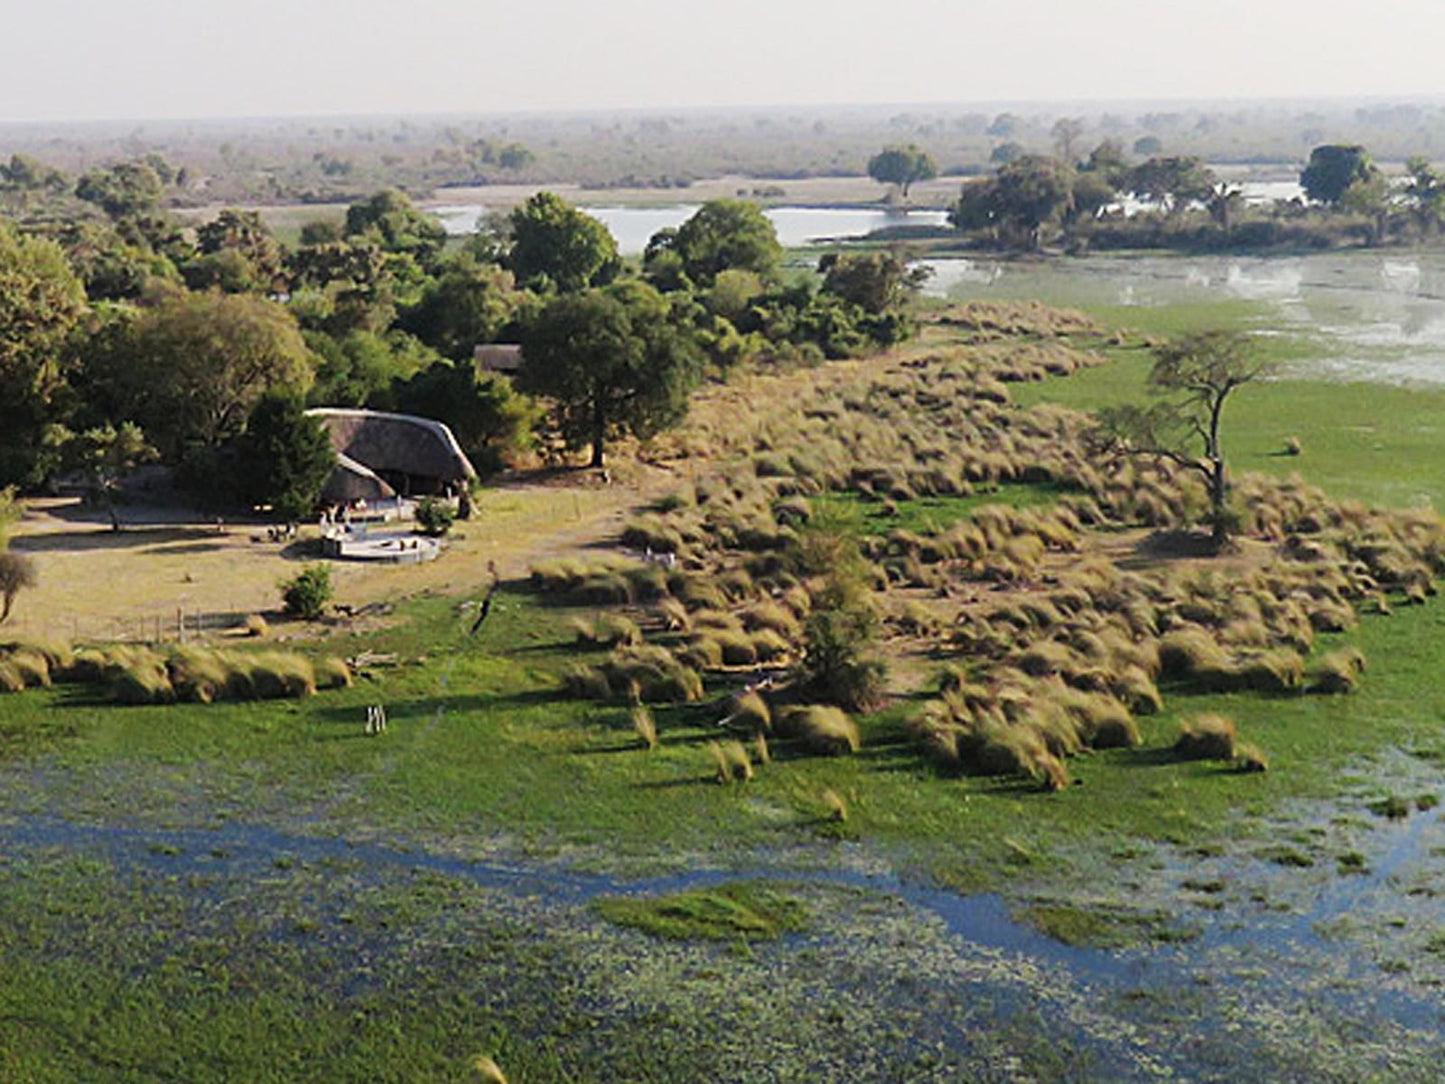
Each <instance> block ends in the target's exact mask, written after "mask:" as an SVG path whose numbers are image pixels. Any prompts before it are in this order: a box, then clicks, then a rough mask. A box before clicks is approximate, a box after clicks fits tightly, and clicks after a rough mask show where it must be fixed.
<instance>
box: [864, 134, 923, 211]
mask: <svg viewBox="0 0 1445 1084" xmlns="http://www.w3.org/2000/svg"><path fill="white" fill-rule="evenodd" d="M868 176H870V177H872V178H873V179H874V180H875V181H877V182H878V183H879V184H896V185H897V186H898V187H899V189H900V190H901V191H902V193H903V198H904V199H907V198H908V190H909V189H910V188H911V187H913V185H914V184H916V183H917V182H919V181H931V180H933V178H935V177H937V176H938V166H937V165H936V164H935V163H934V161H933V158H932V157H931V156H930V155H929V154H928V152H927V151H925V150H922V149H920V148H919V147H918V146H916V145H915V144H912V143H909V144H908V145H907V146H897V147H885V148H883V150H881V151H879V152H878V153H877V154H875V155H874V156H873V157H872V158H870V159H868Z"/></svg>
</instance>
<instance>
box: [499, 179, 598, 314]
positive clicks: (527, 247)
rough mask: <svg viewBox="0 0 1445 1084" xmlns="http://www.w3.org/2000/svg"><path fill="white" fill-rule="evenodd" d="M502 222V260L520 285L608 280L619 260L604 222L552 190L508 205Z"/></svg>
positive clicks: (575, 285)
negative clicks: (507, 243) (507, 241)
mask: <svg viewBox="0 0 1445 1084" xmlns="http://www.w3.org/2000/svg"><path fill="white" fill-rule="evenodd" d="M508 223H509V225H510V232H511V250H510V252H509V253H508V256H507V262H508V265H509V266H510V267H511V269H512V272H513V274H515V275H516V276H517V281H518V282H520V283H522V284H523V285H525V286H530V287H533V288H543V289H545V288H546V287H547V286H549V285H550V286H553V287H556V288H557V289H558V290H561V291H563V292H565V293H572V292H576V291H578V290H585V289H586V288H587V287H589V286H597V285H602V284H604V283H607V282H610V281H611V280H612V279H614V278H616V276H617V272H618V270H619V269H620V268H621V266H622V263H621V258H620V257H619V256H618V254H617V242H616V241H615V240H614V239H613V237H612V234H611V233H610V232H609V231H608V229H607V227H606V226H604V225H603V224H602V223H601V222H599V221H597V219H595V218H593V217H592V216H591V215H588V214H584V213H583V212H581V211H579V210H578V209H577V208H575V207H573V206H572V205H571V204H569V203H568V202H567V201H566V200H564V199H562V197H561V196H558V195H555V194H554V193H552V192H538V193H537V194H536V195H534V196H533V197H532V198H531V199H529V200H527V202H526V203H524V204H522V206H520V207H517V208H515V209H513V211H512V213H511V216H510V217H509V220H508Z"/></svg>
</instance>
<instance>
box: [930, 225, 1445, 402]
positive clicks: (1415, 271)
mask: <svg viewBox="0 0 1445 1084" xmlns="http://www.w3.org/2000/svg"><path fill="white" fill-rule="evenodd" d="M923 263H924V265H925V266H927V267H929V268H931V269H932V270H933V272H934V274H933V278H932V280H931V281H930V282H929V285H928V287H927V289H928V292H929V293H931V294H933V295H934V296H946V297H952V298H959V299H972V298H981V299H995V300H1004V299H1009V300H1018V299H1032V298H1037V299H1039V300H1043V301H1046V302H1049V303H1051V304H1059V305H1078V306H1085V307H1093V308H1105V307H1108V308H1113V307H1119V308H1125V309H1127V308H1131V307H1144V306H1161V305H1190V304H1199V303H1209V302H1221V301H1225V302H1243V303H1249V304H1251V305H1253V306H1254V307H1255V308H1256V309H1257V312H1258V316H1257V318H1256V321H1255V323H1256V326H1257V327H1258V328H1259V329H1260V330H1268V331H1280V332H1286V333H1290V334H1294V335H1298V336H1301V337H1303V338H1305V339H1307V340H1309V341H1311V342H1312V343H1313V344H1314V346H1315V347H1316V350H1317V354H1316V356H1315V357H1313V358H1311V359H1310V360H1309V361H1308V362H1305V363H1302V365H1301V369H1302V375H1304V374H1307V375H1310V376H1322V377H1329V378H1334V379H1342V380H1363V381H1372V382H1380V383H1389V384H1420V385H1438V384H1445V253H1441V252H1391V253H1388V254H1386V253H1376V252H1351V253H1322V254H1318V255H1306V256H1280V257H1249V256H1087V257H1081V258H1076V259H1056V260H1007V259H988V258H970V259H936V260H926V261H923ZM1125 319H1127V317H1126V318H1125Z"/></svg>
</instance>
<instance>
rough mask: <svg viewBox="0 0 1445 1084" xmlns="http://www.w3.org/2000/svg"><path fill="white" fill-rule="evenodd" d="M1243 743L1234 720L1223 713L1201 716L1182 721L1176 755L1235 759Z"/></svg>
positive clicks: (1199, 758)
mask: <svg viewBox="0 0 1445 1084" xmlns="http://www.w3.org/2000/svg"><path fill="white" fill-rule="evenodd" d="M1238 746H1239V734H1238V731H1237V730H1236V728H1235V725H1234V720H1233V719H1230V718H1228V717H1227V716H1223V715H1197V716H1195V717H1194V718H1192V719H1186V720H1184V722H1183V723H1182V724H1181V729H1180V732H1179V738H1178V739H1177V740H1176V741H1175V742H1174V754H1175V755H1176V756H1178V757H1179V758H1180V759H1182V760H1233V759H1234V757H1235V754H1236V752H1237V751H1238Z"/></svg>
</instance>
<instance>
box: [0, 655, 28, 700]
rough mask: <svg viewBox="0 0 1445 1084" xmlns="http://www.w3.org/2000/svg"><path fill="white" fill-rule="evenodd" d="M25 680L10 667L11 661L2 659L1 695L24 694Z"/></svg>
mask: <svg viewBox="0 0 1445 1084" xmlns="http://www.w3.org/2000/svg"><path fill="white" fill-rule="evenodd" d="M24 691H25V679H24V678H23V677H21V676H20V672H19V671H18V670H16V669H15V667H13V666H12V665H10V660H9V659H0V693H23V692H24Z"/></svg>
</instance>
